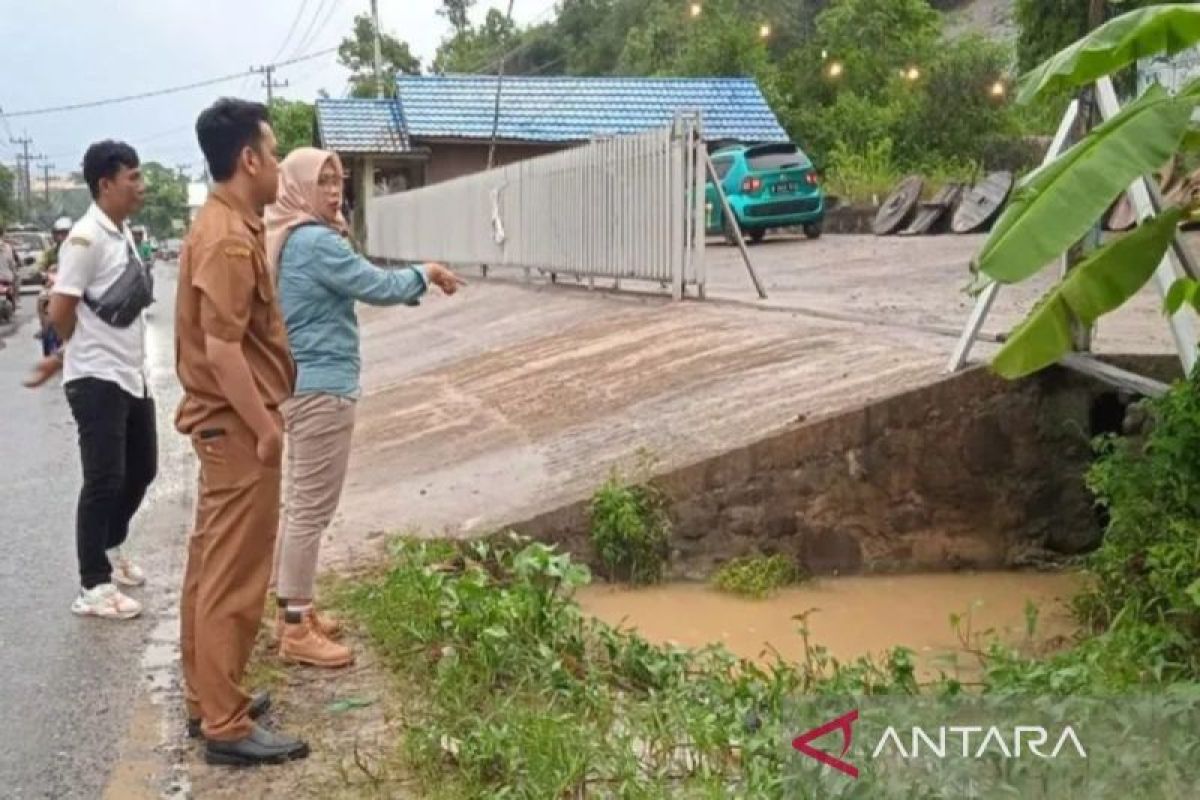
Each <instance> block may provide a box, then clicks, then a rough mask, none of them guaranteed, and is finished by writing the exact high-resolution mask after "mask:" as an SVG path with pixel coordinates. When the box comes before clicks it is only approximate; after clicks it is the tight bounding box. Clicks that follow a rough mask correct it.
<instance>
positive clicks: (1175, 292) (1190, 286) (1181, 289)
mask: <svg viewBox="0 0 1200 800" xmlns="http://www.w3.org/2000/svg"><path fill="white" fill-rule="evenodd" d="M1197 291H1200V283H1197V282H1196V281H1194V280H1192V279H1191V278H1180V279H1178V280H1177V281H1175V282H1174V283H1172V284H1171V288H1170V290H1169V291H1168V292H1167V299H1166V300H1164V301H1163V309H1164V310H1165V311H1166V312H1167V313H1168V314H1174V313H1175V312H1177V311H1178V310H1179V309H1181V308H1183V304H1184V303H1189V304H1191V305H1192V306H1195V305H1196V292H1197Z"/></svg>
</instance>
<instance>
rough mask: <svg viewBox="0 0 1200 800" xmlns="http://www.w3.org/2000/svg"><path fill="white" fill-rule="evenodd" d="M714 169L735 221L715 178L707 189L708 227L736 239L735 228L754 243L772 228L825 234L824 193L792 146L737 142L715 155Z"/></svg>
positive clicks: (809, 164)
mask: <svg viewBox="0 0 1200 800" xmlns="http://www.w3.org/2000/svg"><path fill="white" fill-rule="evenodd" d="M712 162H713V167H714V168H715V169H716V173H717V177H718V178H719V179H720V180H721V186H722V188H724V190H725V196H726V197H728V198H729V205H730V207H731V208H732V209H733V216H734V217H735V219H733V220H729V219H726V218H725V213H724V210H723V209H722V207H721V201H720V198H718V197H717V190H716V187H715V186H714V185H713V182H712V178H711V176H710V177H709V180H708V185H707V186H706V187H705V189H704V198H705V209H706V211H705V213H706V215H707V220H706V224H705V227H706V228H707V231H708V233H710V234H722V233H723V234H724V235H725V238H726V239H728V240H730V241H733V239H734V236H733V225H734V224H736V225H737V226H738V227H740V228H741V229H742V234H743V235H744V236H746V237H748V238H749V239H750V240H751V241H754V242H758V241H762V238H763V237H764V236H766V234H767V231H768V230H770V229H772V228H787V227H802V228H803V229H804V234H805V236H807V237H808V238H810V239H816V238H817V237H818V236H820V235H821V225H822V223H823V222H824V220H825V193H824V191H822V189H821V182H820V179H819V178H818V176H817V173H816V170H815V169H814V168H813V164H812V162H811V161H810V160H809V159H808V156H806V155H805V154H804V151H802V150H801V149H800V148H799V147H797V146H796V145H794V144H790V143H776V144H756V145H745V144H738V145H733V146H730V147H723V148H721V149H720V150H717V151H716V152H715V153H713V154H712Z"/></svg>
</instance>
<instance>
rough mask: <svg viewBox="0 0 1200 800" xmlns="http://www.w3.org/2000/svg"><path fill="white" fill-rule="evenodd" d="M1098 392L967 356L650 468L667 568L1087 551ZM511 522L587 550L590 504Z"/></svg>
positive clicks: (972, 562) (930, 566)
mask: <svg viewBox="0 0 1200 800" xmlns="http://www.w3.org/2000/svg"><path fill="white" fill-rule="evenodd" d="M1139 363H1140V364H1141V366H1142V367H1143V368H1145V367H1146V366H1147V365H1149V366H1150V368H1149V369H1146V371H1148V372H1152V373H1155V374H1158V375H1162V374H1163V373H1164V372H1170V370H1171V362H1170V361H1169V360H1153V363H1152V362H1151V361H1147V360H1145V359H1143V360H1141V361H1140V362H1139ZM1102 395H1108V398H1107V399H1108V400H1110V401H1111V400H1112V399H1113V398H1112V390H1111V389H1110V388H1109V387H1106V386H1103V385H1101V384H1098V383H1096V382H1094V381H1091V380H1088V379H1086V378H1083V377H1080V376H1077V375H1074V374H1070V373H1067V372H1065V371H1063V370H1058V369H1054V370H1050V371H1047V372H1045V373H1043V374H1041V375H1039V376H1037V377H1036V378H1033V379H1030V380H1027V381H1022V382H1018V383H1008V382H1005V381H1002V380H1000V379H998V378H995V377H994V376H992V375H990V374H989V373H987V372H986V371H984V370H982V369H977V370H973V371H970V372H966V373H962V374H960V375H957V376H954V377H951V378H947V379H945V380H943V381H940V382H938V383H936V384H933V385H929V386H925V387H922V388H920V389H917V390H915V391H911V392H907V393H904V394H900V395H897V396H895V397H892V398H889V399H886V400H883V401H881V402H877V403H873V404H871V405H870V406H867V407H864V408H858V409H855V410H852V411H848V412H846V413H842V414H839V415H837V416H833V417H829V418H825V419H820V420H814V421H809V422H800V423H798V424H797V425H796V426H795V427H792V428H790V429H788V430H785V431H782V432H780V433H778V434H775V435H773V436H771V437H769V438H766V439H764V440H762V441H759V442H757V443H755V444H753V445H750V446H748V447H744V448H742V449H739V450H735V451H733V452H729V453H725V454H723V455H721V456H718V457H715V458H711V459H709V460H706V461H703V462H701V463H698V464H694V465H691V466H688V467H685V468H683V469H679V470H676V471H673V472H670V473H667V474H664V475H661V476H658V477H657V478H655V479H654V483H655V484H656V485H658V486H659V487H661V488H662V489H663V490H664V492H665V493H666V494H667V496H668V497H669V498H670V500H671V514H672V518H673V520H674V531H673V534H672V547H673V554H672V566H671V572H672V574H673V575H674V576H679V577H699V576H703V575H706V574H708V573H709V572H710V571H711V570H712V569H713V567H714V566H716V565H718V564H720V563H721V562H723V561H725V560H727V559H729V558H732V557H736V556H739V555H745V554H750V553H754V552H763V553H768V554H769V553H784V554H787V555H790V556H793V557H794V558H796V559H797V560H798V561H799V562H800V563H802V564H803V565H804V566H806V567H807V568H808V569H809V570H811V571H812V572H814V573H817V574H829V573H853V572H887V571H912V570H937V569H953V568H959V567H976V568H991V567H1000V566H1005V565H1011V564H1014V563H1020V562H1022V561H1023V560H1025V559H1028V558H1030V557H1036V556H1037V554H1039V553H1044V552H1045V551H1046V550H1052V551H1057V552H1064V553H1076V552H1081V551H1083V550H1086V549H1088V548H1089V547H1092V546H1094V545H1095V544H1096V543H1097V541H1098V538H1099V535H1100V531H1099V526H1098V524H1097V522H1096V518H1095V514H1094V512H1093V509H1092V501H1091V498H1090V495H1089V493H1088V492H1087V489H1086V488H1085V486H1084V483H1083V474H1084V471H1085V469H1086V468H1087V465H1088V463H1089V461H1090V459H1091V455H1092V452H1091V447H1090V444H1089V442H1090V439H1091V438H1092V435H1093V433H1094V428H1095V424H1096V420H1095V419H1094V412H1095V409H1096V408H1097V398H1099V397H1101V396H1102ZM1118 408H1119V406H1118ZM1118 424H1119V420H1118ZM514 528H515V529H517V530H519V531H521V532H523V533H526V534H528V535H532V536H534V537H537V538H540V539H543V540H549V541H554V542H558V543H561V544H562V545H564V546H565V547H566V548H567V549H569V550H570V551H571V552H573V553H575V554H577V555H580V556H587V555H589V554H590V547H589V545H588V540H587V533H586V532H587V528H588V521H587V502H586V501H583V502H579V503H575V504H572V505H570V506H567V507H565V508H561V509H559V510H557V511H554V512H551V513H548V514H544V515H542V516H539V517H537V518H534V519H531V520H528V521H526V522H524V523H522V524H519V525H516V526H514Z"/></svg>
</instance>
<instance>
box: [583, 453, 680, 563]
mask: <svg viewBox="0 0 1200 800" xmlns="http://www.w3.org/2000/svg"><path fill="white" fill-rule="evenodd" d="M589 511H590V518H591V540H592V546H593V547H594V548H595V550H596V555H597V557H598V558H599V559H600V563H601V565H603V568H604V572H605V575H606V577H608V578H610V579H613V580H620V581H627V582H629V583H638V584H644V583H657V582H658V581H660V580H662V576H663V570H664V568H665V566H666V561H667V542H668V539H669V537H670V531H671V520H670V517H669V516H668V515H667V511H666V504H665V501H664V498H663V496H662V494H661V493H660V492H659V491H658V490H657V489H655V488H654V487H652V486H650V485H648V484H628V483H625V482H624V481H623V480H622V479H621V476H620V474H619V473H618V472H617V471H616V470H614V471H613V473H612V475H611V476H610V477H609V479H608V480H607V481H605V482H604V484H603V485H602V486H601V487H600V488H599V489H598V490H597V491H596V494H595V495H594V496H593V497H592V503H591V507H590V509H589Z"/></svg>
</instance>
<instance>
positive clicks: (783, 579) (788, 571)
mask: <svg viewBox="0 0 1200 800" xmlns="http://www.w3.org/2000/svg"><path fill="white" fill-rule="evenodd" d="M800 579H801V572H800V570H798V569H797V568H796V565H795V564H794V563H793V562H792V561H791V559H789V558H787V557H786V556H781V555H773V556H763V555H757V556H746V557H744V558H735V559H733V560H732V561H730V562H729V563H727V564H724V565H723V566H722V567H721V568H720V569H719V570H717V572H716V574H715V575H713V577H712V584H713V586H715V587H716V588H718V589H720V590H721V591H723V592H729V593H730V594H736V595H741V596H742V597H751V598H754V599H762V598H764V597H769V596H770V595H771V594H773V593H774V592H776V591H778V590H779V589H782V588H784V587H785V586H791V585H792V584H794V583H797V582H798V581H799V580H800Z"/></svg>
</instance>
